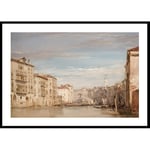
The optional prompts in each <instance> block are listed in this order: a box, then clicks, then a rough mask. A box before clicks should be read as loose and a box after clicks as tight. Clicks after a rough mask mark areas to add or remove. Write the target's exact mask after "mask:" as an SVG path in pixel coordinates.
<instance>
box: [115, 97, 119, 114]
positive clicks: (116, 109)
mask: <svg viewBox="0 0 150 150" xmlns="http://www.w3.org/2000/svg"><path fill="white" fill-rule="evenodd" d="M115 112H118V107H117V94H116V96H115Z"/></svg>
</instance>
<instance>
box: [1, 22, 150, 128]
mask: <svg viewBox="0 0 150 150" xmlns="http://www.w3.org/2000/svg"><path fill="white" fill-rule="evenodd" d="M1 24H2V51H3V86H2V87H3V98H2V127H14V126H15V127H25V128H26V127H38V128H40V127H44V128H55V127H56V128H62V127H65V128H77V127H81V128H86V127H88V128H92V127H98V128H102V127H103V128H111V127H148V126H149V124H148V109H147V107H148V102H147V86H146V85H147V44H148V42H147V39H148V36H147V34H148V32H147V31H148V23H146V22H136V23H135V22H3V23H1ZM143 66H145V67H143Z"/></svg>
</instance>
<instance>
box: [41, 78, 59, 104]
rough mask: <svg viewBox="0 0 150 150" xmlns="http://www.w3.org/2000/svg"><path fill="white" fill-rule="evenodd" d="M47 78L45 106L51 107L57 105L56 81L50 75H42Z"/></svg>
mask: <svg viewBox="0 0 150 150" xmlns="http://www.w3.org/2000/svg"><path fill="white" fill-rule="evenodd" d="M43 76H44V77H45V78H47V105H48V106H53V105H55V104H56V103H58V99H57V79H56V78H55V77H54V76H52V75H43Z"/></svg>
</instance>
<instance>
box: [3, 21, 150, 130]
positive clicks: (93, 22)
mask: <svg viewBox="0 0 150 150" xmlns="http://www.w3.org/2000/svg"><path fill="white" fill-rule="evenodd" d="M6 24H59V25H61V24H75V25H77V24H145V25H146V26H147V45H146V47H147V54H148V48H149V42H148V40H149V34H148V33H149V32H148V31H149V28H150V25H149V22H147V21H134V22H132V21H125V22H123V21H120V22H119V21H113V22H112V21H63V22H62V21H49V22H47V21H46V22H44V21H42V22H41V21H29V22H24V21H21V22H19V21H4V22H0V28H1V39H2V40H1V49H2V51H1V60H2V63H1V64H2V66H1V68H2V80H1V81H2V82H1V85H2V94H1V95H2V98H1V99H2V100H1V116H0V127H1V128H150V117H149V109H148V108H149V105H150V103H149V101H148V95H147V125H129V126H128V125H121V126H119V125H109V124H107V125H105V126H104V125H94V126H93V125H92V126H91V125H55V126H54V125H44V126H43V125H42V126H40V125H33V126H32V125H7V124H3V118H4V117H5V114H4V112H3V101H4V97H3V77H4V75H3V69H4V66H5V64H4V58H3V28H4V25H6ZM5 69H6V68H5ZM147 81H148V55H147ZM143 88H145V89H147V93H148V84H147V86H146V87H143ZM8 107H9V106H8Z"/></svg>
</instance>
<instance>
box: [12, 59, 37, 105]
mask: <svg viewBox="0 0 150 150" xmlns="http://www.w3.org/2000/svg"><path fill="white" fill-rule="evenodd" d="M33 68H34V66H33V65H32V64H30V61H29V60H28V61H27V60H26V58H25V57H23V58H20V59H11V107H28V106H32V102H33V86H34V78H33Z"/></svg>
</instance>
